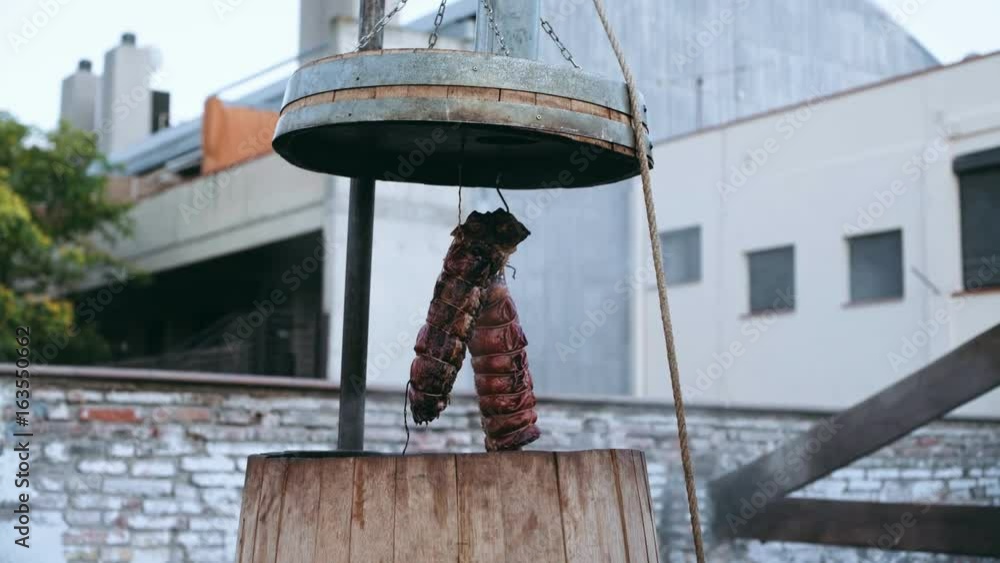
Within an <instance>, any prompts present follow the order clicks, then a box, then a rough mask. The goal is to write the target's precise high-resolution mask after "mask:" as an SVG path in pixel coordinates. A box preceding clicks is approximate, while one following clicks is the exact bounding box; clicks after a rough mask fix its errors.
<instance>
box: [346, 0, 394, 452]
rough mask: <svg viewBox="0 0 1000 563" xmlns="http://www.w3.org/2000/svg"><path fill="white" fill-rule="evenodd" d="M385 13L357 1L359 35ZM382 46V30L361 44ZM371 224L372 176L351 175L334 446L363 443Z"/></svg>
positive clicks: (373, 1) (375, 1)
mask: <svg viewBox="0 0 1000 563" xmlns="http://www.w3.org/2000/svg"><path fill="white" fill-rule="evenodd" d="M384 14H385V0H361V15H360V17H359V26H358V27H359V29H358V37H359V38H361V37H363V36H364V35H366V34H368V33H369V32H370V31H371V30H372V29H373V28H374V26H375V24H376V23H377V22H378V21H379V20H381V19H382V16H383V15H384ZM381 48H382V32H381V31H380V32H379V33H377V34H376V35H375V37H373V38H372V40H371V41H370V42H369V43H368V44H367V45H365V46H364V47H362V50H365V51H371V50H378V49H381ZM374 227H375V179H374V178H352V179H351V200H350V204H349V206H348V211H347V264H346V269H347V271H346V272H345V276H346V278H345V282H344V341H343V342H344V345H343V351H342V353H341V354H342V355H341V361H340V420H339V424H338V429H337V449H339V450H342V451H361V450H363V449H364V447H365V394H366V392H367V386H368V382H367V373H366V372H367V369H368V309H369V307H368V306H369V297H370V294H371V282H372V237H373V234H374Z"/></svg>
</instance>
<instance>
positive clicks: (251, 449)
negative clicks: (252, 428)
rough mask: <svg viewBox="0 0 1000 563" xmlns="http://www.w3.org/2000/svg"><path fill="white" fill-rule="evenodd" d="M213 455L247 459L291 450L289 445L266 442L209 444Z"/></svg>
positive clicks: (208, 446)
mask: <svg viewBox="0 0 1000 563" xmlns="http://www.w3.org/2000/svg"><path fill="white" fill-rule="evenodd" d="M205 447H206V449H207V450H208V453H210V454H212V455H231V456H240V457H246V456H250V455H255V454H259V453H261V452H283V451H286V450H289V449H291V448H290V447H289V445H288V444H282V443H265V442H239V443H233V442H219V443H212V442H209V443H208V444H207V445H206V446H205Z"/></svg>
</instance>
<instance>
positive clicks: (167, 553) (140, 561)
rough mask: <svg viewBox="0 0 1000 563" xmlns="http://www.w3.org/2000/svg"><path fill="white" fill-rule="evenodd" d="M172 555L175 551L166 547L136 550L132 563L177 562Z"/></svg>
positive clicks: (133, 553)
mask: <svg viewBox="0 0 1000 563" xmlns="http://www.w3.org/2000/svg"><path fill="white" fill-rule="evenodd" d="M171 553H173V550H171V549H170V548H166V547H158V548H149V549H136V550H134V551H133V552H132V562H131V563H164V562H166V561H177V559H176V558H174V557H172V556H171ZM230 557H231V556H230Z"/></svg>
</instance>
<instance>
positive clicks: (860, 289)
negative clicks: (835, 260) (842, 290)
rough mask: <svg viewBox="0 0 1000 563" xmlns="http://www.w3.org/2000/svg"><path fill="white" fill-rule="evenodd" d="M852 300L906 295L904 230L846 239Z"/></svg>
mask: <svg viewBox="0 0 1000 563" xmlns="http://www.w3.org/2000/svg"><path fill="white" fill-rule="evenodd" d="M847 244H848V245H849V251H850V255H851V256H850V260H851V301H871V300H875V299H891V298H894V297H902V296H903V233H902V231H891V232H888V233H878V234H874V235H864V236H859V237H853V238H850V239H847Z"/></svg>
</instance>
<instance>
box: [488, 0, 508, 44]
mask: <svg viewBox="0 0 1000 563" xmlns="http://www.w3.org/2000/svg"><path fill="white" fill-rule="evenodd" d="M483 7H484V8H486V18H487V19H488V20H489V22H490V28H491V29H493V34H494V35H496V37H497V43H499V44H500V52H501V53H503V54H504V56H507V57H509V56H510V49H508V48H507V43H506V42H505V41H504V40H503V33H502V32H501V31H500V26H498V25H497V20H496V17H495V15H494V14H493V6H492V5H490V0H483Z"/></svg>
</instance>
